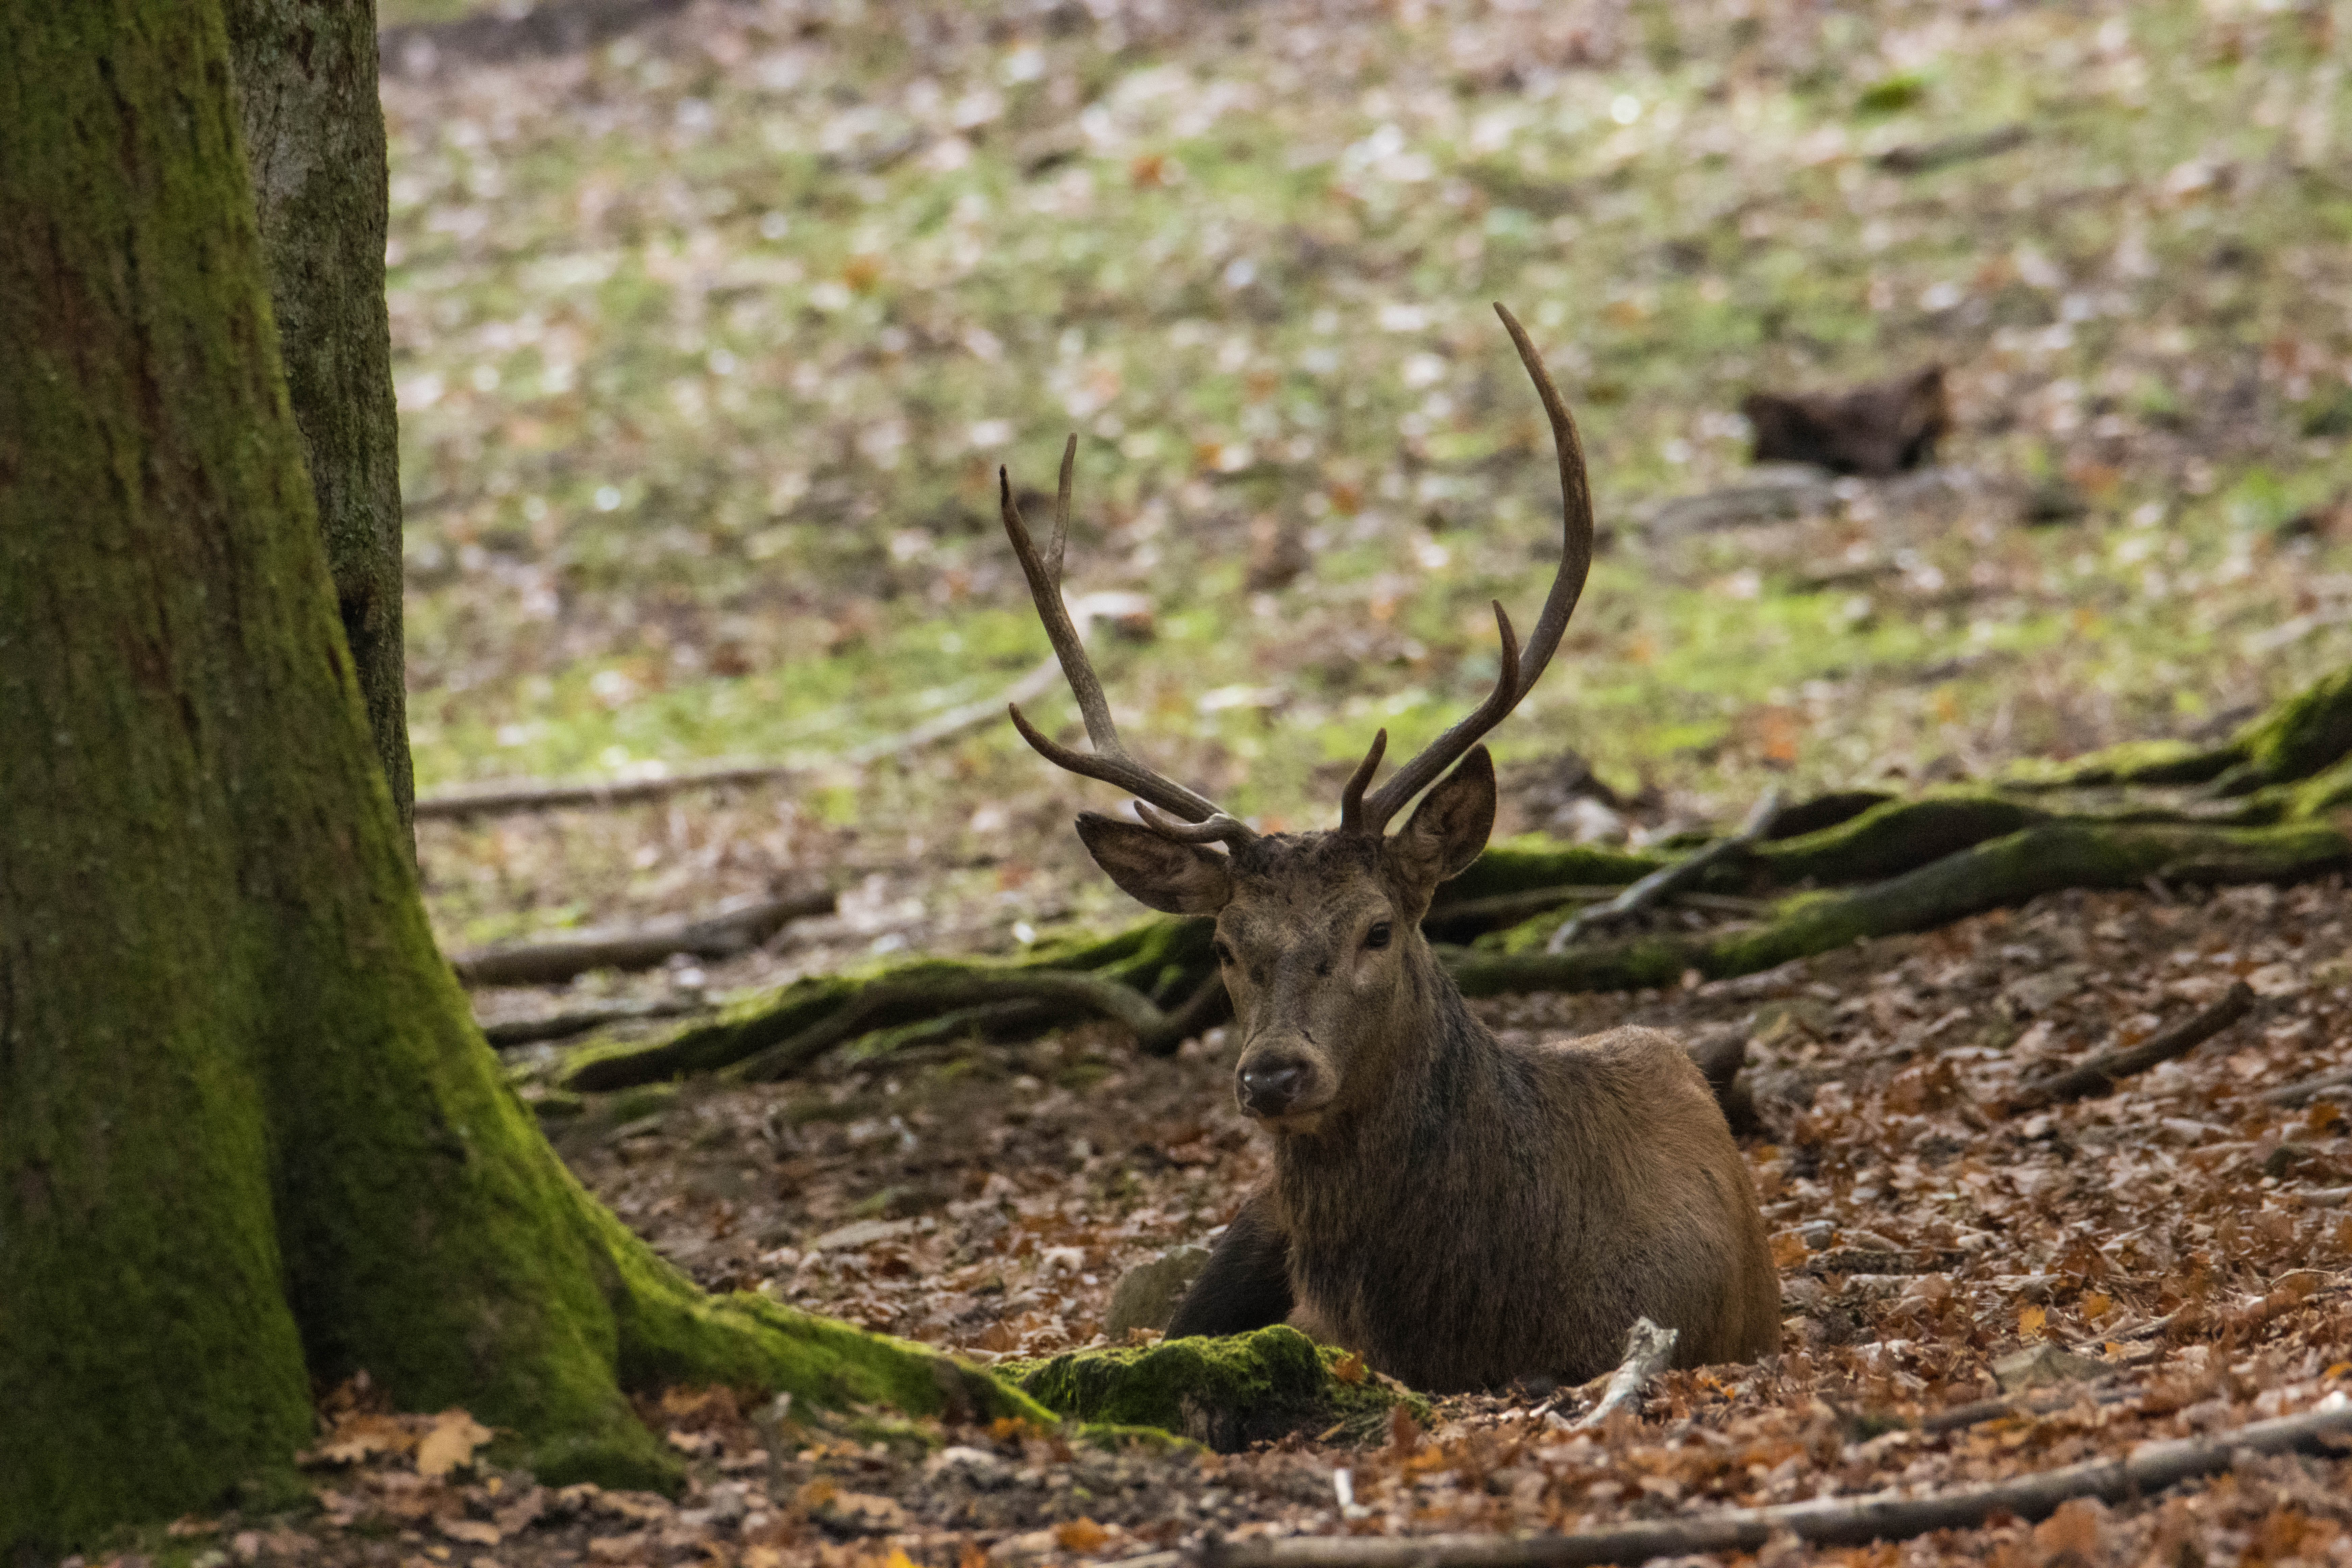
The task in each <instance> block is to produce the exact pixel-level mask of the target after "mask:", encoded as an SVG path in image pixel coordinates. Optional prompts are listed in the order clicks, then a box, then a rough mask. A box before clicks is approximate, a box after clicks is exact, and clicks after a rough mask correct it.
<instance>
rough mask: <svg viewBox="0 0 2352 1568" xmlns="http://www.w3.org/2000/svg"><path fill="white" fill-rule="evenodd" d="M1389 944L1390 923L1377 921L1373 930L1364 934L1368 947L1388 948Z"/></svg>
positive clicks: (1365, 943) (1373, 925) (1373, 923)
mask: <svg viewBox="0 0 2352 1568" xmlns="http://www.w3.org/2000/svg"><path fill="white" fill-rule="evenodd" d="M1388 944H1389V922H1388V921H1373V922H1372V929H1371V930H1370V931H1366V932H1365V933H1364V945H1365V946H1366V947H1386V946H1388Z"/></svg>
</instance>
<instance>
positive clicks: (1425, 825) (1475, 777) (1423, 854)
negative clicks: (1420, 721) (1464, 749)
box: [1389, 746, 1495, 888]
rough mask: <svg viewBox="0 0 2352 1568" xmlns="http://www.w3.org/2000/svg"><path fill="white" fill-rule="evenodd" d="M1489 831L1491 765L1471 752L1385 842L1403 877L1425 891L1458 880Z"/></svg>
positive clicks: (1479, 751)
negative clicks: (1442, 883)
mask: <svg viewBox="0 0 2352 1568" xmlns="http://www.w3.org/2000/svg"><path fill="white" fill-rule="evenodd" d="M1494 830H1495V759H1494V758H1493V757H1492V756H1491V755H1489V754H1488V752H1487V751H1486V747H1484V746H1474V747H1472V748H1471V751H1470V754H1469V755H1468V756H1465V757H1464V758H1463V759H1462V764H1461V766H1459V767H1457V768H1455V769H1454V771H1453V772H1452V773H1448V774H1446V775H1445V777H1444V780H1443V781H1441V782H1440V783H1439V784H1438V785H1437V787H1436V788H1435V789H1433V790H1431V791H1430V792H1429V793H1428V794H1427V795H1423V796H1422V797H1421V804H1420V805H1417V806H1415V807H1414V808H1413V812H1412V821H1410V822H1408V823H1406V824H1405V825H1404V831H1403V832H1402V833H1400V834H1398V835H1397V836H1396V837H1394V838H1392V839H1391V840H1390V841H1389V845H1390V853H1391V855H1393V856H1394V857H1395V858H1396V860H1397V863H1398V865H1399V866H1400V867H1401V868H1402V869H1403V870H1404V872H1405V874H1406V875H1407V876H1408V877H1410V878H1412V879H1413V880H1414V881H1416V882H1418V883H1419V884H1420V885H1421V886H1423V887H1425V888H1433V887H1435V886H1436V885H1437V884H1438V883H1440V882H1443V881H1444V880H1445V879H1447V878H1449V877H1458V876H1460V875H1461V874H1462V873H1463V872H1465V871H1466V870H1468V869H1469V868H1470V862H1471V861H1473V860H1475V859H1476V858H1478V852H1479V851H1480V850H1482V849H1484V848H1486V835H1488V834H1489V833H1492V832H1493V831H1494Z"/></svg>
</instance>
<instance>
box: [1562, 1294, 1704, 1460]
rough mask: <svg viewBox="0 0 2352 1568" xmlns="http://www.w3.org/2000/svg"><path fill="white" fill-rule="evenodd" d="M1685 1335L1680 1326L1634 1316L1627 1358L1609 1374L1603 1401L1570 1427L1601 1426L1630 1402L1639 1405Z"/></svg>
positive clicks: (1627, 1346)
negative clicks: (1644, 1392) (1674, 1326)
mask: <svg viewBox="0 0 2352 1568" xmlns="http://www.w3.org/2000/svg"><path fill="white" fill-rule="evenodd" d="M1682 1337H1683V1331H1681V1330H1680V1329H1662V1328H1660V1327H1658V1325H1657V1324H1655V1323H1654V1322H1652V1321H1650V1320H1649V1319H1647V1318H1636V1319H1634V1320H1633V1327H1632V1328H1630V1329H1628V1330H1626V1331H1625V1359H1624V1360H1623V1361H1622V1362H1620V1363H1618V1366H1617V1370H1616V1371H1615V1372H1613V1373H1610V1374H1609V1386H1608V1387H1607V1388H1606V1389H1604V1390H1603V1391H1602V1392H1601V1403H1599V1404H1598V1405H1594V1406H1593V1407H1592V1408H1591V1409H1590V1410H1588V1411H1586V1412H1585V1413H1584V1414H1583V1415H1581V1416H1580V1417H1579V1418H1578V1419H1577V1420H1575V1421H1574V1422H1572V1423H1570V1425H1569V1430H1570V1431H1571V1432H1577V1431H1582V1430H1583V1429H1585V1428H1586V1427H1589V1426H1600V1425H1601V1423H1602V1422H1604V1421H1606V1420H1608V1419H1609V1418H1610V1417H1611V1416H1612V1415H1616V1414H1617V1412H1619V1411H1620V1410H1622V1409H1624V1408H1625V1407H1627V1406H1628V1405H1633V1406H1635V1407H1637V1408H1638V1406H1639V1405H1640V1403H1641V1398H1642V1391H1643V1389H1645V1388H1647V1387H1649V1385H1650V1380H1651V1379H1652V1378H1654V1377H1656V1376H1657V1375H1658V1373H1662V1372H1664V1371H1665V1370H1666V1363H1669V1362H1671V1361H1673V1360H1674V1359H1675V1342H1677V1341H1679V1340H1680V1339H1681V1338H1682Z"/></svg>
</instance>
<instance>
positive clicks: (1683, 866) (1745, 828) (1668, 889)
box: [1544, 789, 1780, 953]
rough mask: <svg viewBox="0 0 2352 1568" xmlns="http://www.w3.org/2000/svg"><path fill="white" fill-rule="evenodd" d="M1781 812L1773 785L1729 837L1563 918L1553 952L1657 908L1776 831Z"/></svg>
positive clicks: (1546, 945) (1547, 949)
mask: <svg viewBox="0 0 2352 1568" xmlns="http://www.w3.org/2000/svg"><path fill="white" fill-rule="evenodd" d="M1779 816H1780V791H1779V790H1777V789H1769V790H1766V791H1765V792H1764V798H1763V799H1761V800H1759V801H1758V802H1757V803H1756V805H1755V807H1754V808H1753V809H1752V810H1750V811H1749V812H1748V819H1747V820H1746V821H1745V822H1742V823H1741V824H1740V825H1739V830H1738V832H1737V833H1734V834H1733V835H1732V836H1731V837H1728V838H1718V839H1717V840H1716V841H1715V842H1714V843H1712V844H1710V845H1708V846H1707V847H1706V848H1704V849H1701V850H1700V851H1698V853H1696V854H1695V855H1693V856H1691V857H1690V858H1687V859H1684V860H1677V861H1675V863H1674V864H1673V865H1671V866H1668V867H1666V868H1664V869H1663V870H1658V871H1653V872H1651V873H1650V874H1649V875H1648V876H1646V877H1644V878H1643V879H1641V880H1640V881H1638V882H1636V883H1634V884H1633V886H1632V887H1630V888H1628V889H1625V890H1624V891H1623V892H1622V893H1620V894H1618V895H1617V896H1616V897H1615V898H1613V899H1612V900H1609V901H1608V902H1607V903H1605V904H1601V905H1599V906H1597V907H1596V908H1593V909H1589V910H1579V911H1578V912H1577V913H1575V914H1573V915H1570V917H1569V918H1568V919H1567V920H1565V921H1561V922H1560V926H1559V930H1558V931H1554V932H1552V933H1551V940H1550V941H1549V942H1545V943H1544V951H1545V952H1549V953H1559V952H1566V951H1568V949H1569V948H1570V947H1571V946H1573V945H1574V944H1575V943H1576V942H1578V941H1579V940H1580V939H1581V938H1582V937H1584V936H1585V935H1586V934H1587V933H1588V932H1591V931H1601V930H1603V929H1606V928H1607V927H1610V926H1614V925H1617V924H1620V923H1622V921H1626V920H1629V919H1631V918H1632V917H1633V916H1634V915H1637V914H1640V913H1642V912H1643V910H1649V909H1653V908H1654V907H1655V906H1657V905H1658V904H1659V903H1661V902H1663V901H1664V900H1666V899H1667V898H1669V897H1671V896H1673V895H1674V894H1676V893H1679V892H1681V891H1683V890H1684V889H1686V888H1689V887H1691V886H1692V885H1693V884H1695V883H1696V882H1697V881H1698V880H1699V879H1701V878H1702V877H1705V876H1706V874H1707V873H1708V872H1709V871H1711V870H1713V869H1714V868H1716V867H1717V866H1719V865H1721V864H1722V863H1723V862H1724V861H1726V860H1728V859H1731V858H1734V857H1736V856H1738V855H1743V854H1745V853H1746V852H1747V851H1748V847H1749V846H1751V845H1753V844H1754V843H1755V842H1756V841H1757V840H1758V839H1759V838H1762V837H1764V836H1765V835H1766V834H1768V833H1769V832H1771V831H1772V823H1773V821H1774V820H1775V819H1776V818H1777V817H1779Z"/></svg>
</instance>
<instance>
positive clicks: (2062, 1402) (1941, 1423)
mask: <svg viewBox="0 0 2352 1568" xmlns="http://www.w3.org/2000/svg"><path fill="white" fill-rule="evenodd" d="M2139 1392H2140V1391H2139V1390H2138V1389H2137V1388H2127V1387H2116V1386H2115V1385H2113V1384H2106V1385H2105V1386H2102V1385H2098V1384H2075V1385H2074V1386H2073V1387H2071V1388H2061V1389H2055V1390H2053V1389H2046V1388H2045V1389H2037V1390H2033V1391H2032V1392H2030V1393H2025V1394H2003V1395H2002V1396H2001V1397H2000V1398H1998V1399H1978V1400H1972V1401H1970V1402H1969V1404H1966V1405H1953V1406H1951V1407H1950V1408H1949V1409H1948V1410H1937V1411H1933V1412H1930V1413H1929V1414H1927V1415H1923V1416H1921V1417H1920V1418H1919V1430H1920V1431H1922V1432H1958V1431H1959V1430H1961V1429H1962V1428H1963V1427H1968V1426H1978V1425H1979V1424H1980V1423H1983V1422H1986V1421H1998V1420H2000V1418H2001V1417H2002V1416H2004V1415H2056V1414H2057V1413H2058V1412H2060V1411H2062V1410H2072V1409H2074V1406H2076V1405H2080V1404H2082V1403H2083V1402H2084V1400H2085V1399H2087V1400H2089V1401H2090V1402H2091V1403H2092V1404H2093V1405H2121V1404H2124V1403H2125V1402H2126V1401H2127V1400H2132V1399H2137V1398H2138V1397H2139Z"/></svg>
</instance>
